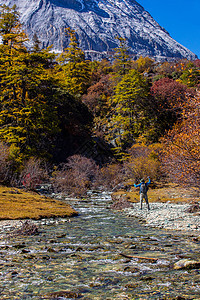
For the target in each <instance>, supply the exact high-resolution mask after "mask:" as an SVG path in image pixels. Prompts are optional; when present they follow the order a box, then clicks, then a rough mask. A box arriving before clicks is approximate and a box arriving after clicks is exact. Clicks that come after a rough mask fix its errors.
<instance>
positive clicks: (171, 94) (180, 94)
mask: <svg viewBox="0 0 200 300" xmlns="http://www.w3.org/2000/svg"><path fill="white" fill-rule="evenodd" d="M188 92H189V89H188V88H187V86H185V85H184V84H181V83H179V82H177V81H175V80H173V79H169V78H162V79H160V80H158V81H156V82H154V84H153V85H152V87H151V94H152V95H153V96H154V97H159V98H161V99H162V100H164V101H165V103H166V102H167V104H168V105H170V106H171V107H174V108H175V107H177V105H178V106H179V104H180V103H182V102H184V101H185V99H186V94H187V93H188Z"/></svg>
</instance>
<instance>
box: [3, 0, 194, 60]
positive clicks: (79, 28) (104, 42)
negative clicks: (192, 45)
mask: <svg viewBox="0 0 200 300" xmlns="http://www.w3.org/2000/svg"><path fill="white" fill-rule="evenodd" d="M0 4H6V5H8V6H13V5H14V4H16V5H17V8H18V10H19V11H20V13H21V21H22V23H23V24H24V28H25V31H26V32H27V34H28V36H29V38H30V39H32V37H33V35H34V33H36V34H37V36H38V38H39V40H40V41H41V42H42V46H43V47H47V46H50V45H53V49H54V50H55V51H57V52H60V51H62V50H63V49H64V48H66V47H67V46H68V42H69V40H68V37H67V35H66V28H68V27H70V28H71V29H74V30H75V31H76V33H77V37H78V41H79V46H80V47H81V48H82V49H83V50H84V51H85V52H86V55H87V57H89V58H90V57H91V58H95V59H101V58H102V57H106V56H107V55H108V53H109V52H110V51H111V50H112V49H113V48H116V47H117V46H118V44H117V40H116V38H115V37H116V36H120V37H123V38H125V39H126V40H127V42H128V46H129V49H130V53H131V54H132V55H133V56H136V57H138V56H140V55H142V56H149V57H154V58H156V59H157V60H163V59H166V58H167V59H173V58H188V59H195V58H196V56H195V54H194V53H192V52H191V51H189V50H188V49H187V48H185V47H184V46H182V45H180V44H179V43H178V42H176V41H175V40H174V39H172V38H171V37H170V35H169V33H168V32H167V31H166V30H165V29H164V28H162V27H161V26H160V25H159V24H158V23H157V22H156V21H155V20H154V19H153V18H152V17H151V15H150V14H149V13H148V12H147V11H145V10H144V8H143V7H142V6H141V5H140V4H139V3H138V2H137V1H134V0H3V1H2V0H0Z"/></svg>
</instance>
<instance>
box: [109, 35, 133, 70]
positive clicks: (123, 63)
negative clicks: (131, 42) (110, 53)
mask: <svg viewBox="0 0 200 300" xmlns="http://www.w3.org/2000/svg"><path fill="white" fill-rule="evenodd" d="M116 39H117V40H118V42H119V46H118V47H117V48H115V53H114V62H113V67H114V71H115V73H116V74H115V75H117V76H121V75H122V76H123V75H125V74H127V73H128V71H129V70H130V67H131V62H130V56H129V53H128V46H127V41H126V39H124V38H122V37H119V36H117V37H116Z"/></svg>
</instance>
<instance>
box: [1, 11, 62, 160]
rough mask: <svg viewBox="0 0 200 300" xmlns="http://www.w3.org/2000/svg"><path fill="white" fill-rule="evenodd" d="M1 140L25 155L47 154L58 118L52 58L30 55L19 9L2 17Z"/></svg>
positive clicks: (47, 55)
mask: <svg viewBox="0 0 200 300" xmlns="http://www.w3.org/2000/svg"><path fill="white" fill-rule="evenodd" d="M0 31H1V36H2V39H3V44H2V45H1V46H0V65H1V69H0V87H1V90H0V139H1V140H3V141H5V142H7V143H8V144H10V145H12V148H13V149H14V150H13V151H14V152H15V153H17V155H19V153H21V154H20V155H22V156H30V155H41V156H43V155H45V153H47V152H48V149H49V147H48V146H47V145H51V142H50V140H51V138H52V135H54V134H55V132H56V130H58V124H57V123H58V118H57V114H56V109H55V107H54V104H53V99H52V97H51V92H52V88H51V87H52V84H53V80H52V77H51V72H50V66H51V65H52V59H53V57H54V56H53V55H52V54H50V53H48V51H47V50H44V51H40V52H33V53H30V52H29V51H28V50H27V48H26V47H25V45H24V42H25V41H26V40H27V37H26V35H25V34H24V32H23V30H22V26H21V24H20V22H19V14H18V13H17V12H16V8H15V7H13V8H12V9H10V8H8V7H6V6H3V7H2V8H1V14H0Z"/></svg>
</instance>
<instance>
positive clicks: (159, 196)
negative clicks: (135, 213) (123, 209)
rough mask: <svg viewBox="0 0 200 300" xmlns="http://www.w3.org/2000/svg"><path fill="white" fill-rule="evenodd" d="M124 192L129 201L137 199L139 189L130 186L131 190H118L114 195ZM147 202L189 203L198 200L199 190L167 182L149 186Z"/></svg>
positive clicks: (136, 200)
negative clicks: (153, 186)
mask: <svg viewBox="0 0 200 300" xmlns="http://www.w3.org/2000/svg"><path fill="white" fill-rule="evenodd" d="M120 194H126V198H127V200H129V201H130V202H134V203H136V202H138V201H139V189H138V188H134V187H132V188H131V191H129V192H125V191H118V192H116V193H115V195H120ZM148 198H149V202H162V203H163V202H168V201H170V202H172V203H189V202H193V201H199V191H198V190H197V189H196V188H193V187H191V188H183V187H180V186H178V185H177V184H173V183H168V184H164V185H163V186H159V185H157V187H156V188H151V186H150V187H149V191H148Z"/></svg>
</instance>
